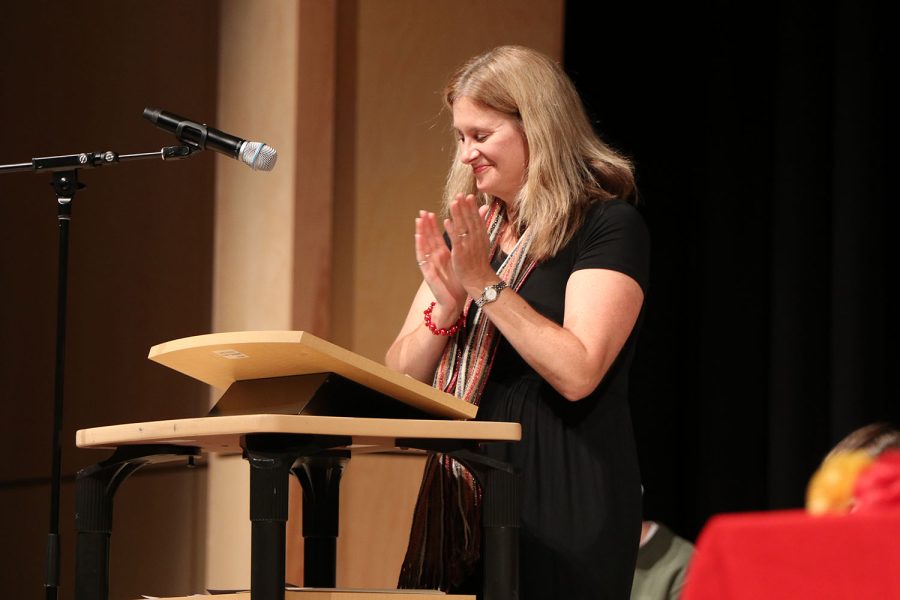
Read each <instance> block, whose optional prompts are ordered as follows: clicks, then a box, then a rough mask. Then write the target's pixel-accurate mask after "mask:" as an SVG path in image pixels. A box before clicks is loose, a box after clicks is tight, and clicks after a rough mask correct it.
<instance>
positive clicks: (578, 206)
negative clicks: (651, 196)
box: [444, 46, 635, 260]
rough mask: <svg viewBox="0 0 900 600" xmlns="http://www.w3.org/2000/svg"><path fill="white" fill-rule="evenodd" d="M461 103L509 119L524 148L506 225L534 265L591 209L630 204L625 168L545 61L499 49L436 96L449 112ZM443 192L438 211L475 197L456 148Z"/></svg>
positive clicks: (468, 66)
mask: <svg viewBox="0 0 900 600" xmlns="http://www.w3.org/2000/svg"><path fill="white" fill-rule="evenodd" d="M462 97H466V98H469V99H470V100H472V101H474V102H476V103H478V104H480V105H482V106H486V107H488V108H492V109H494V110H496V111H499V112H502V113H505V114H507V115H510V116H513V117H515V118H516V119H517V120H518V122H519V125H520V127H521V130H522V133H523V135H524V136H525V140H526V142H527V144H528V168H527V171H526V174H525V181H524V182H523V185H522V189H521V190H520V192H519V195H518V197H517V198H516V199H515V200H514V205H515V211H513V212H514V214H513V216H512V223H511V225H512V226H513V227H514V228H515V231H516V232H517V234H518V235H521V234H522V232H523V231H524V230H525V228H526V227H527V228H528V229H529V230H530V232H531V235H532V236H533V240H532V243H531V249H530V251H529V254H530V256H531V258H534V259H538V260H541V259H545V258H550V257H552V256H554V255H555V254H556V253H557V252H559V250H560V249H561V248H562V247H563V246H565V244H566V243H568V242H569V240H571V239H572V236H573V235H574V233H575V231H577V230H578V228H579V227H581V225H582V223H583V222H584V215H585V213H586V212H587V209H588V208H589V207H590V206H591V205H592V204H594V203H595V202H599V201H604V200H609V199H612V198H621V199H630V198H631V196H632V195H633V193H634V189H635V186H634V171H633V167H632V165H631V162H630V161H629V160H628V159H627V158H625V157H624V156H622V155H620V154H619V153H617V152H616V151H615V150H613V149H612V148H610V147H609V146H607V145H606V144H605V143H604V142H603V141H602V140H600V138H599V137H597V134H596V133H594V130H593V128H592V127H591V124H590V121H589V120H588V118H587V114H586V113H585V110H584V106H583V105H582V103H581V98H580V97H579V96H578V92H577V91H576V90H575V86H574V85H572V82H571V81H570V80H569V78H568V76H566V74H565V73H564V72H563V70H562V68H561V67H560V66H559V65H558V64H557V63H556V62H554V61H553V60H551V59H550V58H548V57H547V56H544V55H543V54H541V53H540V52H537V51H535V50H531V49H530V48H524V47H522V46H500V47H498V48H494V49H493V50H491V51H489V52H487V53H485V54H482V55H480V56H476V57H475V58H473V59H471V60H469V61H468V62H467V63H465V64H464V65H462V66H461V67H460V68H459V69H458V70H457V71H456V73H454V75H453V77H451V79H450V82H449V83H448V84H447V87H446V88H445V89H444V102H445V103H446V105H447V107H448V108H449V109H450V110H451V111H452V110H453V103H454V102H455V101H456V100H457V99H459V98H462ZM456 148H457V149H456V156H455V157H454V160H453V165H452V166H451V167H450V172H449V174H448V175H447V184H446V187H445V188H444V207H445V209H446V208H447V206H448V205H449V203H450V201H451V200H452V199H453V198H455V197H456V195H457V194H458V193H461V192H462V193H465V194H476V196H477V197H479V200H480V202H482V203H490V202H492V201H493V198H492V197H491V196H490V195H488V194H479V193H478V191H477V188H476V186H475V177H474V174H473V173H472V169H471V167H469V166H467V165H464V164H462V163H461V162H460V156H459V152H460V146H459V145H457V147H456Z"/></svg>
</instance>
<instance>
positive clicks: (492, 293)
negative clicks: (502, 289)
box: [484, 287, 497, 302]
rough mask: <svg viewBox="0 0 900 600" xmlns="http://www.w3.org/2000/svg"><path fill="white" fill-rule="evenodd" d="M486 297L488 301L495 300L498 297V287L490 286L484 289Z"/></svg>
mask: <svg viewBox="0 0 900 600" xmlns="http://www.w3.org/2000/svg"><path fill="white" fill-rule="evenodd" d="M484 299H485V300H487V301H488V302H493V301H494V300H496V299H497V288H493V287H489V288H488V289H486V290H484Z"/></svg>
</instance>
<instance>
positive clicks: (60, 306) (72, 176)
mask: <svg viewBox="0 0 900 600" xmlns="http://www.w3.org/2000/svg"><path fill="white" fill-rule="evenodd" d="M198 151H199V148H196V147H192V146H187V145H185V146H167V147H165V148H162V149H161V150H160V151H158V152H140V153H137V154H117V153H115V152H112V151H106V152H81V153H78V154H67V155H63V156H48V157H44V158H34V159H32V160H31V162H28V163H17V164H10V165H0V173H13V172H17V171H33V172H35V173H40V172H49V173H52V175H53V181H52V183H51V186H52V187H53V191H54V193H55V195H56V203H57V217H56V218H57V222H58V224H59V259H58V260H59V267H58V271H57V288H56V372H55V374H54V381H53V389H54V393H53V396H54V401H53V432H52V439H51V448H52V457H53V470H52V474H51V478H50V531H49V533H48V536H47V552H46V558H45V560H46V562H45V571H44V573H45V575H44V589H45V592H46V595H45V598H46V600H57V596H58V594H59V563H60V559H59V554H60V553H59V547H60V541H59V496H60V478H61V475H60V473H61V469H62V466H61V463H62V448H61V445H60V432H61V430H62V417H63V389H64V385H63V383H64V376H63V373H64V368H65V347H66V300H67V297H68V279H69V223H70V221H71V220H72V200H73V199H74V198H75V193H76V192H77V191H78V190H80V189H83V188H84V187H85V186H84V184H83V183H80V182H79V181H78V171H79V169H91V168H95V167H102V166H104V165H110V164H115V163H119V162H127V161H132V160H142V159H149V158H160V159H162V160H179V159H182V158H188V157H189V156H192V155H193V154H194V153H195V152H198Z"/></svg>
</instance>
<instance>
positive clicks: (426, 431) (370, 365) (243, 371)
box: [75, 331, 521, 600]
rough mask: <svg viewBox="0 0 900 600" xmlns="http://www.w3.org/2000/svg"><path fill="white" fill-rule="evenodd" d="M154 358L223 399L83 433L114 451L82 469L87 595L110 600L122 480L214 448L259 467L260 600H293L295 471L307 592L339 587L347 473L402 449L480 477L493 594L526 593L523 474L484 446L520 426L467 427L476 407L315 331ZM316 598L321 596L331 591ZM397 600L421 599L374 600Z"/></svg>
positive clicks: (170, 345) (196, 343)
mask: <svg viewBox="0 0 900 600" xmlns="http://www.w3.org/2000/svg"><path fill="white" fill-rule="evenodd" d="M149 358H150V359H151V360H154V361H156V362H159V363H161V364H163V365H166V366H168V367H170V368H172V369H175V370H176V371H180V372H182V373H184V374H186V375H188V376H190V377H193V378H195V379H198V380H200V381H203V382H205V383H208V384H209V385H211V386H213V387H215V388H217V389H218V390H222V391H223V392H224V393H223V394H222V396H221V397H220V399H219V401H218V402H217V403H216V406H215V407H214V408H213V411H212V414H214V415H216V416H209V417H202V418H195V419H177V420H169V421H154V422H148V423H131V424H126V425H113V426H108V427H96V428H93V429H83V430H80V431H78V432H77V434H76V444H77V446H78V447H80V448H109V449H114V450H115V452H114V453H113V455H112V457H110V458H109V459H107V460H105V461H103V462H101V463H98V464H96V465H93V466H91V467H88V468H86V469H83V470H82V471H81V472H79V474H78V478H77V483H76V519H75V521H76V532H77V540H76V544H77V548H76V581H75V596H76V599H77V600H107V597H108V592H109V584H108V580H109V577H108V575H109V573H108V561H109V539H110V535H111V533H112V501H113V496H114V494H115V491H116V489H117V488H118V487H119V485H121V483H122V482H123V481H124V480H125V479H126V478H127V477H128V476H129V475H130V474H131V473H133V472H134V471H136V470H137V469H139V468H140V467H142V466H144V465H146V464H150V463H155V462H161V461H166V460H175V459H181V458H183V457H185V456H194V455H196V454H199V453H201V452H209V453H223V452H228V453H232V452H242V453H243V455H244V458H245V459H246V460H247V461H248V463H249V466H250V520H251V536H252V537H251V545H252V547H251V563H252V564H251V591H250V597H251V599H252V600H283V599H284V598H285V588H284V575H285V522H286V521H287V514H288V482H289V477H290V475H291V474H294V475H295V476H296V477H297V478H298V479H299V481H300V484H301V486H302V488H303V537H304V585H305V586H306V587H308V588H334V586H335V570H336V569H335V567H336V565H335V561H336V543H337V532H338V498H339V486H340V479H341V474H342V470H343V466H344V464H345V462H346V461H347V460H348V459H349V458H350V457H352V456H353V455H354V454H359V453H364V452H379V451H386V450H396V449H419V450H427V451H441V452H449V453H452V454H453V456H454V457H455V458H457V459H458V460H460V461H461V462H463V463H464V464H465V465H466V466H467V467H469V468H470V469H471V470H472V472H473V473H474V474H475V475H476V477H478V478H479V480H480V481H481V483H482V486H483V488H484V507H483V514H484V536H485V539H484V582H485V588H484V598H485V600H513V599H515V598H517V597H518V526H519V523H518V519H519V512H518V507H519V498H518V483H517V482H518V479H517V475H516V474H515V473H514V472H513V471H512V470H511V469H510V468H509V467H508V465H505V464H503V463H499V462H497V461H493V460H491V459H488V458H487V457H485V456H483V455H481V454H479V453H477V452H475V450H477V447H478V445H479V444H483V443H487V442H498V441H506V442H509V441H517V440H519V439H520V438H521V428H520V426H519V424H517V423H497V422H484V421H467V420H465V419H470V418H472V417H474V416H475V412H476V410H477V409H476V407H474V406H472V405H470V404H468V403H466V402H464V401H462V400H460V399H458V398H454V397H453V396H450V395H449V394H445V393H443V392H441V391H439V390H436V389H434V388H433V387H431V386H429V385H426V384H424V383H422V382H420V381H417V380H414V379H412V378H410V377H408V376H405V375H402V374H399V373H395V372H393V371H391V370H389V369H387V368H386V367H384V366H383V365H380V364H378V363H376V362H374V361H371V360H368V359H366V358H363V357H361V356H358V355H356V354H354V353H352V352H349V351H348V350H345V349H343V348H340V347H338V346H335V345H334V344H331V343H329V342H326V341H324V340H322V339H319V338H316V337H315V336H312V335H310V334H308V333H305V332H302V331H259V332H237V333H221V334H210V335H201V336H196V337H190V338H184V339H180V340H174V341H171V342H166V343H164V344H160V345H157V346H154V347H153V348H152V349H151V350H150V355H149ZM358 593H362V592H334V593H333V594H331V595H327V597H329V598H335V599H338V598H349V597H351V596H350V595H352V597H354V598H355V597H356V594H358ZM288 594H289V595H291V596H292V597H295V596H300V597H303V594H304V593H303V592H288ZM309 594H310V595H311V594H316V599H317V600H318V598H324V597H326V596H323V595H322V594H327V592H325V591H322V590H321V589H317V590H316V591H315V592H310V593H309ZM347 594H350V595H347ZM366 596H367V597H369V595H368V594H366ZM394 596H396V597H397V598H403V599H404V600H414V598H417V597H418V595H416V594H409V593H407V592H404V593H398V594H390V593H373V594H372V595H371V597H372V598H373V600H375V599H376V598H380V599H382V600H383V599H384V598H386V597H391V598H392V597H394ZM421 596H423V597H424V596H427V597H434V594H433V593H427V594H422V595H421ZM310 597H311V596H310ZM444 597H445V598H472V597H471V596H444Z"/></svg>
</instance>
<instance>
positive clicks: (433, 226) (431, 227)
mask: <svg viewBox="0 0 900 600" xmlns="http://www.w3.org/2000/svg"><path fill="white" fill-rule="evenodd" d="M426 226H427V227H428V235H430V236H431V243H432V250H434V251H438V250H440V248H441V247H442V246H443V247H446V244H445V243H444V237H443V236H442V235H441V230H440V228H439V227H438V224H437V216H436V215H435V214H434V213H428V222H427V223H426Z"/></svg>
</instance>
